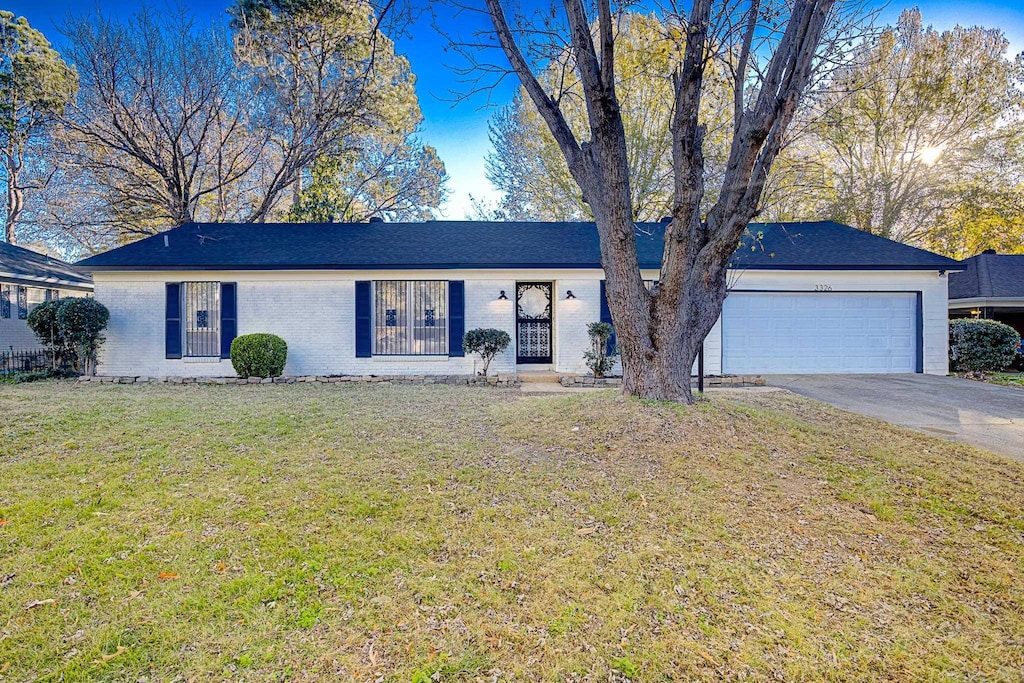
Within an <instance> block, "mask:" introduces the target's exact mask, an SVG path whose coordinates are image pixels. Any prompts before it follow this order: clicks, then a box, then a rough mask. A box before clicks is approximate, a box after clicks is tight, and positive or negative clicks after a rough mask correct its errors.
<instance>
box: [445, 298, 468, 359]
mask: <svg viewBox="0 0 1024 683" xmlns="http://www.w3.org/2000/svg"><path fill="white" fill-rule="evenodd" d="M465 334H466V283H465V282H463V281H462V280H454V281H451V282H449V283H448V355H449V356H453V357H456V358H462V357H463V356H465V355H466V352H465V351H464V350H463V349H462V337H463V335H465Z"/></svg>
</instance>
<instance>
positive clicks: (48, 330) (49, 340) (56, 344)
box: [25, 299, 73, 365]
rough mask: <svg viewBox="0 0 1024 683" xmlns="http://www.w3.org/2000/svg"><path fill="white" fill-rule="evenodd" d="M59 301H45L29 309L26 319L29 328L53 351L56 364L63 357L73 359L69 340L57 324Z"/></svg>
mask: <svg viewBox="0 0 1024 683" xmlns="http://www.w3.org/2000/svg"><path fill="white" fill-rule="evenodd" d="M59 303H60V300H59V299H58V300H57V301H46V302H43V303H41V304H39V305H38V306H36V307H35V308H33V309H32V310H31V311H29V312H28V318H27V319H26V320H25V322H26V323H28V327H29V329H30V330H32V331H33V332H34V333H35V335H36V337H37V338H38V339H39V341H40V342H42V343H43V344H44V345H45V346H46V347H47V348H49V349H50V350H51V351H53V362H54V364H55V365H56V364H57V363H59V362H60V361H61V360H63V359H67V360H69V361H73V359H72V358H70V357H69V356H70V354H69V349H68V345H67V341H66V340H65V339H64V334H63V332H61V329H60V327H59V326H58V325H57V305H58V304H59Z"/></svg>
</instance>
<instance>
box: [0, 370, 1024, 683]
mask: <svg viewBox="0 0 1024 683" xmlns="http://www.w3.org/2000/svg"><path fill="white" fill-rule="evenodd" d="M0 415H2V416H3V417H2V418H0V518H2V520H3V521H2V526H0V680H4V681H7V680H11V681H24V680H36V679H42V680H68V681H74V680H79V681H85V680H90V681H91V680H118V681H122V680H123V681H136V680H148V681H164V680H172V679H175V678H176V677H177V679H178V680H210V679H216V680H222V679H238V680H247V681H252V680H298V681H301V680H323V679H328V680H355V681H376V680H384V681H405V682H417V683H427V682H428V681H437V680H444V681H455V680H458V681H462V680H465V681H476V680H480V681H492V680H545V681H608V680H619V681H621V680H626V679H627V678H629V679H632V680H637V681H665V680H705V681H719V680H755V681H756V680H832V681H848V680H878V681H894V680H899V681H922V680H944V681H945V680H967V679H971V680H980V679H985V680H1005V681H1011V680H1012V681H1018V680H1020V676H1021V671H1022V668H1021V667H1022V666H1024V513H1022V510H1024V466H1022V465H1021V464H1020V463H1015V462H1011V461H1009V460H1006V459H1002V458H999V457H996V456H994V455H989V454H986V453H983V452H981V451H978V450H975V449H973V448H971V447H968V446H964V445H960V444H954V443H950V442H946V441H940V440H937V439H934V438H931V437H927V436H923V435H919V434H916V433H912V432H909V431H906V430H902V429H899V428H896V427H890V426H887V425H885V424H883V423H880V422H877V421H874V420H871V419H868V418H861V417H857V416H853V415H850V414H847V413H843V412H841V411H838V410H835V409H832V408H829V407H826V406H824V405H822V404H818V403H814V402H812V401H809V400H806V399H803V398H800V397H796V396H792V395H788V394H741V395H738V396H729V397H721V396H719V397H715V398H713V399H712V400H711V401H710V402H707V403H702V404H699V405H698V406H695V407H690V408H685V407H676V406H668V405H650V404H642V403H640V402H637V401H632V400H624V399H620V398H618V397H616V396H615V395H614V394H612V393H610V392H609V393H605V392H601V393H595V394H586V395H571V396H564V395H556V396H550V397H528V396H524V395H521V394H518V393H516V392H513V391H503V390H489V389H483V388H481V389H476V388H465V387H464V388H455V387H390V386H380V385H363V386H345V385H256V386H241V387H237V386H209V387H205V386H112V385H89V386H84V385H83V386H79V385H76V384H75V383H73V382H45V383H37V384H28V385H19V386H14V387H10V386H4V387H0Z"/></svg>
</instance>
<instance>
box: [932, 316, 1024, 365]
mask: <svg viewBox="0 0 1024 683" xmlns="http://www.w3.org/2000/svg"><path fill="white" fill-rule="evenodd" d="M1018 346H1020V335H1019V334H1017V330H1015V329H1013V328H1012V327H1010V326H1009V325H1004V324H1003V323H1001V322H997V321H995V320H975V319H972V318H963V319H960V320H951V321H950V322H949V361H950V365H951V366H952V369H953V370H955V371H957V372H999V371H1000V370H1004V369H1006V368H1008V367H1010V364H1011V363H1013V361H1014V359H1015V358H1016V357H1017V347H1018Z"/></svg>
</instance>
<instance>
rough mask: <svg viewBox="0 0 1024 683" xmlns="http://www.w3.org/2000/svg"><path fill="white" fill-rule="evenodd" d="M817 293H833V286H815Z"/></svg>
mask: <svg viewBox="0 0 1024 683" xmlns="http://www.w3.org/2000/svg"><path fill="white" fill-rule="evenodd" d="M814 291H815V292H831V291H832V285H814Z"/></svg>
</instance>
